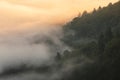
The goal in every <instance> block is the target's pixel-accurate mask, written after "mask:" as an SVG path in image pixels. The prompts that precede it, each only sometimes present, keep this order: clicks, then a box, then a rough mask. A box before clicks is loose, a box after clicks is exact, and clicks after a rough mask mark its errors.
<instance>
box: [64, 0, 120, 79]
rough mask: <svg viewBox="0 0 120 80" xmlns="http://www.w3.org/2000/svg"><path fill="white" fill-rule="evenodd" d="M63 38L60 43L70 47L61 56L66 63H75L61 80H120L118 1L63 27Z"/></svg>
mask: <svg viewBox="0 0 120 80" xmlns="http://www.w3.org/2000/svg"><path fill="white" fill-rule="evenodd" d="M64 34H65V36H64V39H63V41H64V42H65V43H66V44H67V45H69V46H70V47H72V51H65V52H64V55H65V56H64V57H65V60H69V59H71V58H72V59H73V58H74V59H76V61H75V62H73V64H72V65H74V66H75V68H74V69H73V70H72V72H71V74H69V75H68V76H67V75H65V76H64V78H63V80H118V79H120V1H119V2H117V3H115V4H112V3H109V5H108V6H107V7H103V8H102V7H99V8H98V9H94V10H93V11H92V12H91V13H87V11H84V12H83V14H82V15H79V16H78V17H75V18H74V19H73V20H72V21H71V22H69V23H67V24H66V25H64ZM66 54H67V55H66ZM81 56H83V57H84V58H83V59H82V58H81ZM81 61H83V62H85V63H84V64H85V65H84V66H81V65H79V64H80V63H81ZM71 63H72V62H71ZM81 67H82V69H81Z"/></svg>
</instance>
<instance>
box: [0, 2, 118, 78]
mask: <svg viewBox="0 0 120 80" xmlns="http://www.w3.org/2000/svg"><path fill="white" fill-rule="evenodd" d="M63 34H64V37H63V38H62V39H61V40H62V41H63V42H64V43H65V44H66V45H67V46H69V48H70V49H68V50H67V49H66V50H65V51H63V52H57V54H56V56H55V59H54V62H53V63H52V64H45V65H43V66H37V67H34V66H31V67H28V66H27V65H26V64H22V65H20V67H17V68H14V67H11V68H8V69H6V70H4V72H3V73H0V77H6V76H9V75H16V74H21V73H27V72H30V71H34V72H37V73H40V74H41V73H44V74H47V75H48V74H51V75H52V74H53V73H56V75H58V76H59V77H57V78H54V79H50V80H119V79H120V1H119V2H117V3H115V4H112V3H109V4H108V6H107V7H99V8H98V9H94V10H93V11H92V12H89V13H88V12H87V11H84V12H83V13H82V15H78V16H77V17H75V18H74V19H73V20H72V21H70V22H68V23H66V24H65V25H64V26H63ZM48 42H49V40H48Z"/></svg>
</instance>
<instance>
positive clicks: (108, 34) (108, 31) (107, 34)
mask: <svg viewBox="0 0 120 80" xmlns="http://www.w3.org/2000/svg"><path fill="white" fill-rule="evenodd" d="M112 38H113V35H112V29H111V27H108V28H107V29H106V31H105V42H106V43H108V42H109V41H111V39H112Z"/></svg>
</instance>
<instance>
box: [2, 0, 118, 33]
mask: <svg viewBox="0 0 120 80" xmlns="http://www.w3.org/2000/svg"><path fill="white" fill-rule="evenodd" d="M117 1H118V0H0V31H2V32H5V31H6V30H7V31H8V30H14V31H16V30H23V29H28V28H31V27H32V28H33V27H35V26H37V27H38V26H42V27H43V26H46V25H59V24H63V23H66V22H68V21H70V20H71V19H72V18H73V17H75V16H77V15H78V13H79V12H81V13H82V12H83V11H84V10H87V11H92V10H93V8H98V7H99V6H106V5H108V3H110V2H112V3H114V2H117Z"/></svg>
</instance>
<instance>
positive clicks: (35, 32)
mask: <svg viewBox="0 0 120 80" xmlns="http://www.w3.org/2000/svg"><path fill="white" fill-rule="evenodd" d="M61 38H62V27H58V26H57V27H53V26H52V27H51V26H47V27H46V26H45V27H35V28H30V29H27V30H10V31H6V32H4V33H3V32H1V35H0V76H1V75H2V74H4V73H5V72H6V70H8V71H9V69H13V70H14V68H19V67H21V66H23V65H25V66H27V68H26V67H25V69H29V68H30V69H31V72H30V73H24V74H21V75H16V77H14V76H13V77H11V79H10V78H8V79H7V77H3V78H1V79H0V80H2V79H3V80H27V79H28V80H37V77H38V79H40V80H47V79H43V78H45V77H46V75H47V74H44V75H43V74H41V75H38V74H36V73H33V72H32V69H33V67H34V68H36V67H40V66H42V65H50V64H52V63H54V57H55V56H56V53H57V52H61V53H62V51H63V50H65V49H66V48H67V47H66V46H65V44H64V43H63V42H62V41H61ZM21 68H24V67H21ZM28 71H30V70H28ZM5 75H6V73H5ZM51 75H53V72H52V74H51ZM7 76H8V77H9V74H8V75H7ZM21 76H22V77H21ZM28 76H29V77H28ZM51 77H52V76H51ZM33 78H34V79H33Z"/></svg>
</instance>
